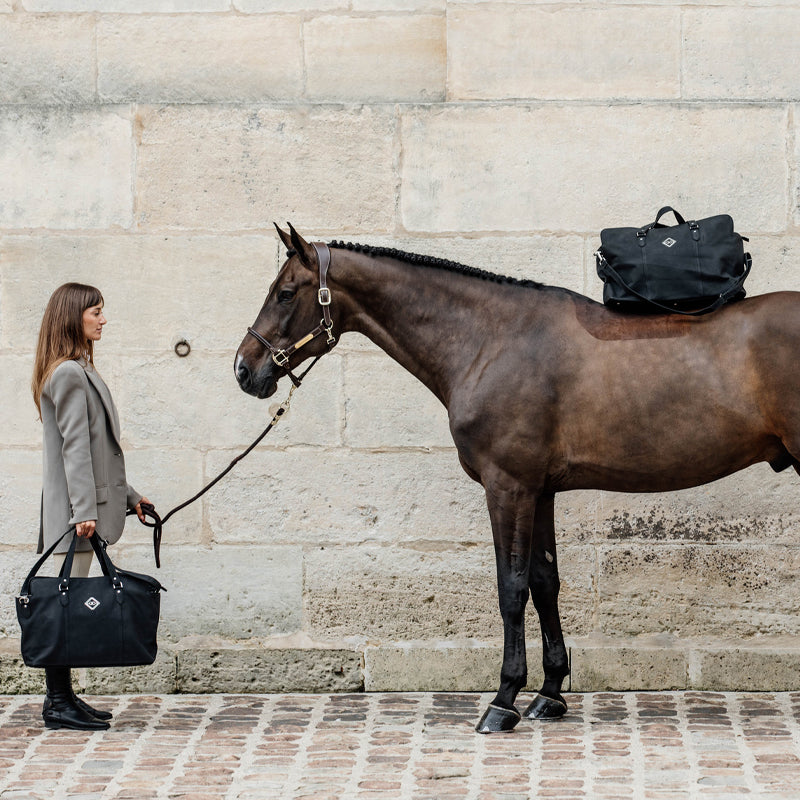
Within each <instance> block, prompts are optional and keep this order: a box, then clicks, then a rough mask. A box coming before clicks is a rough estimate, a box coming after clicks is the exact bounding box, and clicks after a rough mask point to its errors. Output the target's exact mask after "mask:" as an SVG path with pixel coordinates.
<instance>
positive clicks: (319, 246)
mask: <svg viewBox="0 0 800 800" xmlns="http://www.w3.org/2000/svg"><path fill="white" fill-rule="evenodd" d="M311 246H312V247H313V248H314V250H315V251H316V253H317V262H318V263H319V291H318V292H317V302H318V303H319V304H320V306H322V319H321V320H320V323H319V325H317V327H316V328H314V330H313V331H311V332H310V333H307V334H306V335H305V336H304V337H303V338H302V339H298V340H297V341H296V342H295V343H294V344H293V345H290V346H289V347H287V348H286V349H285V350H281V349H280V348H278V347H275V346H274V345H273V344H270V342H268V341H267V340H266V339H265V338H264V337H263V336H262V335H261V334H260V333H259V332H258V331H256V330H254V329H253V328H248V329H247V332H248V333H249V334H250V335H251V336H252V337H253V338H254V339H255V340H256V341H258V342H259V343H260V344H262V345H264V347H266V348H267V350H268V351H269V353H270V355H271V356H272V360H273V361H274V362H275V363H276V364H277V365H278V366H279V367H282V368H283V369H284V370H286V374H287V375H288V376H289V378H290V379H291V381H292V383H293V384H294V385H295V386H299V385H300V380H301V379H300V378H297V377H296V376H295V375H294V374H293V373H292V371H291V369H289V358H290V357H291V356H292V355H293V354H294V353H296V352H297V351H298V350H299V349H300V348H301V347H304V346H305V345H307V344H308V343H309V342H310V341H312V340H313V339H316V338H317V336H319V335H320V334H322V333H324V334H325V335H326V336H327V344H328V348H329V349H330V348H331V347H333V346H334V345H335V344H336V337H335V336H334V335H333V322H332V321H331V309H330V306H331V290H330V289H329V288H328V280H327V279H328V267H330V265H331V251H330V248H329V247H328V245H326V244H323V243H321V242H312V243H311ZM312 366H313V364H312ZM307 371H308V370H306V372H307Z"/></svg>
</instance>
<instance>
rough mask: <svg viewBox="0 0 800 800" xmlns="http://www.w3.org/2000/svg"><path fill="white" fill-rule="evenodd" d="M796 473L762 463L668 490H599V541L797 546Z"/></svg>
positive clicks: (798, 521) (597, 533)
mask: <svg viewBox="0 0 800 800" xmlns="http://www.w3.org/2000/svg"><path fill="white" fill-rule="evenodd" d="M797 492H798V485H797V475H796V473H795V472H794V470H788V471H785V472H781V473H775V472H773V471H772V470H771V469H770V468H769V466H767V465H766V464H758V465H755V466H753V467H750V468H749V469H747V470H743V471H742V472H738V473H736V474H734V475H731V476H729V477H727V478H724V479H722V480H720V481H716V482H714V483H711V484H706V485H705V486H699V487H696V488H694V489H685V490H683V491H680V492H669V493H665V494H642V495H629V494H617V493H614V492H598V493H597V495H598V498H599V513H598V518H597V528H596V531H595V535H596V536H597V538H598V540H603V539H611V540H617V539H619V540H628V539H641V540H648V541H664V542H669V541H675V540H689V541H697V542H708V543H712V544H713V543H722V542H753V543H756V544H760V545H763V544H765V543H766V542H770V543H773V544H777V543H778V542H780V543H782V544H797V542H798V533H797V531H798V523H800V520H799V519H798V509H797Z"/></svg>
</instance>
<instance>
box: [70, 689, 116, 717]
mask: <svg viewBox="0 0 800 800" xmlns="http://www.w3.org/2000/svg"><path fill="white" fill-rule="evenodd" d="M72 699H73V700H74V702H75V705H76V706H78V708H80V709H81V710H82V711H85V712H86V713H87V714H91V715H92V716H93V717H96V718H97V719H112V718H113V716H114V715H113V714H112V713H111V712H110V711H101V710H100V709H99V708H92V707H91V706H90V705H89V704H88V703H87V702H86V701H85V700H81V698H80V697H78V695H76V694H75V692H73V693H72Z"/></svg>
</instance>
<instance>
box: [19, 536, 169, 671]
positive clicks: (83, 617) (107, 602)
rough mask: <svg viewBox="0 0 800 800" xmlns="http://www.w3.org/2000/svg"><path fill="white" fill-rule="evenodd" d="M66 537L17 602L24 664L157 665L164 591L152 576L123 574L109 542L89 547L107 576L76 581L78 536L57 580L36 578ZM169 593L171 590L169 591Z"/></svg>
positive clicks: (36, 567) (33, 572)
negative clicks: (107, 545)
mask: <svg viewBox="0 0 800 800" xmlns="http://www.w3.org/2000/svg"><path fill="white" fill-rule="evenodd" d="M74 530H75V529H74V528H71V529H70V530H68V531H66V532H65V533H64V534H63V535H62V536H61V537H59V539H58V540H57V541H56V542H55V543H54V544H53V546H52V547H50V548H49V549H48V550H47V552H46V553H44V555H42V557H41V558H40V559H39V560H38V561H37V562H36V564H35V565H34V566H33V569H32V570H31V571H30V573H29V574H28V577H27V578H26V579H25V582H24V583H23V584H22V589H21V590H20V593H19V595H18V596H17V603H16V605H17V619H18V620H19V624H20V628H21V629H22V646H21V649H22V659H23V661H24V662H25V664H26V665H27V666H29V667H55V666H59V667H130V666H137V665H141V664H152V663H153V661H155V658H156V653H157V652H158V644H157V641H156V634H157V631H158V618H159V611H160V606H161V590H162V589H164V587H163V586H162V585H161V584H160V583H159V582H158V581H157V580H156V579H155V578H151V577H150V576H149V575H139V574H137V573H135V572H128V571H126V570H122V569H118V568H117V567H115V566H114V564H113V563H112V561H111V559H110V558H109V557H108V554H107V553H106V549H105V542H103V544H100V540H99V536H98V535H97V534H95V535H94V536H92V537H90V539H89V541H90V542H91V544H92V547H93V548H94V552H95V554H96V555H97V560H98V561H99V563H100V567H101V569H102V570H103V574H102V575H101V576H99V577H94V578H71V577H70V571H71V569H72V561H73V558H74V556H75V545H76V542H77V540H78V536H77V533H75V534H74V535H73V537H72V541H71V543H70V546H69V550H68V551H67V556H66V559H65V560H64V564H63V565H62V567H61V571H60V573H59V575H58V576H57V577H54V578H51V577H37V575H36V573H37V572H38V571H39V568H40V567H41V566H42V564H43V563H44V562H45V560H46V559H47V558H49V556H50V554H51V553H52V552H53V551H54V550H55V548H56V546H57V545H58V542H60V541H61V539H63V538H64V536H66V535H67V534H69V533H73V532H74ZM164 591H166V589H164Z"/></svg>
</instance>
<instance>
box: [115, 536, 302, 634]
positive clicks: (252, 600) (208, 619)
mask: <svg viewBox="0 0 800 800" xmlns="http://www.w3.org/2000/svg"><path fill="white" fill-rule="evenodd" d="M142 530H144V529H142ZM145 535H146V534H145ZM144 541H145V542H147V539H145V540H144ZM114 559H115V563H116V562H118V563H119V565H120V566H121V567H123V568H124V569H128V570H132V571H134V572H143V573H147V574H150V575H153V576H154V577H156V578H158V580H159V581H161V583H162V584H163V585H164V586H165V587H166V589H167V591H166V593H163V594H162V595H161V623H160V625H159V629H158V631H159V642H161V643H162V644H164V645H165V646H166V645H167V644H168V643H169V642H174V641H177V640H179V639H181V638H183V637H184V636H197V635H211V636H220V637H226V638H230V639H250V638H252V637H256V636H275V635H281V634H288V633H294V632H295V631H298V630H300V628H301V627H302V600H301V598H302V581H303V575H302V571H303V564H302V557H301V551H300V548H298V547H289V546H285V547H269V546H267V547H256V546H253V545H249V546H247V547H212V548H209V547H203V548H200V547H197V546H195V545H180V544H173V543H172V542H170V541H169V534H168V533H167V534H166V535H165V542H164V546H163V547H162V550H161V569H160V570H155V569H154V566H153V550H152V547H150V546H149V545H147V544H133V537H131V536H128V535H127V534H126V536H125V537H124V538H123V540H122V541H121V542H120V543H119V544H117V545H115V553H114Z"/></svg>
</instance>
